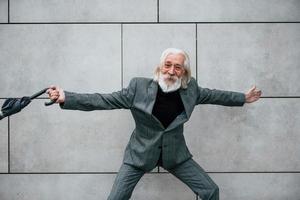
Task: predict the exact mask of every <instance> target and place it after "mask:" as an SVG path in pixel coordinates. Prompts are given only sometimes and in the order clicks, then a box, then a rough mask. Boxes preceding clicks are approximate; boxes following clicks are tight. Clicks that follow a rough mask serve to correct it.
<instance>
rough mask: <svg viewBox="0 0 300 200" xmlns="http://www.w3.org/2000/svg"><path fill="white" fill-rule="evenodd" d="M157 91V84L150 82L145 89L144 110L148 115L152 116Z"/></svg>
mask: <svg viewBox="0 0 300 200" xmlns="http://www.w3.org/2000/svg"><path fill="white" fill-rule="evenodd" d="M157 90H158V84H157V82H155V81H152V82H151V84H150V85H149V87H148V89H147V102H146V104H145V106H146V107H145V110H146V112H147V113H148V114H150V115H152V110H153V106H154V103H155V99H156V95H157Z"/></svg>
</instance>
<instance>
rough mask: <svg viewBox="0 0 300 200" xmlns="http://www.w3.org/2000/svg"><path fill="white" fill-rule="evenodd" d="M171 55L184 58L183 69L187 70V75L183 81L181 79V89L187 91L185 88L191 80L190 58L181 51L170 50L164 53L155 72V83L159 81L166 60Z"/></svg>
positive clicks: (184, 75)
mask: <svg viewBox="0 0 300 200" xmlns="http://www.w3.org/2000/svg"><path fill="white" fill-rule="evenodd" d="M170 54H181V55H183V56H184V63H183V68H184V70H185V73H184V74H183V76H182V79H181V88H184V89H185V88H187V84H188V83H189V82H190V80H191V68H190V58H189V56H188V54H187V53H186V52H185V51H183V50H181V49H176V48H168V49H166V50H164V51H163V52H162V54H161V57H160V63H159V65H158V66H157V67H156V69H155V71H154V81H158V80H159V75H160V71H161V68H162V67H163V66H164V64H165V60H166V58H167V56H168V55H170Z"/></svg>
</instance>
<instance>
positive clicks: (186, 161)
mask: <svg viewBox="0 0 300 200" xmlns="http://www.w3.org/2000/svg"><path fill="white" fill-rule="evenodd" d="M48 94H49V97H50V99H52V100H56V102H57V103H59V104H60V106H61V108H62V109H72V110H84V111H91V110H109V109H121V108H123V109H130V111H131V113H132V115H133V118H134V120H135V125H136V127H135V129H134V130H133V132H132V135H131V137H130V141H129V143H128V145H127V147H126V150H125V153H124V159H123V164H122V166H121V168H120V170H119V172H118V175H117V177H116V179H115V182H114V184H113V187H112V190H111V193H110V195H109V197H108V199H109V200H125V199H129V198H130V197H131V194H132V192H133V190H134V187H135V185H136V184H137V183H138V181H139V180H140V178H141V177H142V176H143V175H144V174H145V173H146V172H149V171H151V170H152V169H153V168H155V167H156V166H161V167H163V168H164V169H166V170H168V171H169V172H170V173H171V174H173V175H174V176H176V177H177V178H178V179H180V180H181V181H182V182H184V183H185V184H186V185H187V186H188V187H190V188H191V190H192V191H193V192H194V193H195V194H197V195H199V196H200V198H201V199H203V200H217V199H219V188H218V186H217V185H216V184H215V183H214V181H213V180H212V179H211V178H210V177H209V176H208V175H207V173H206V172H205V171H204V170H203V169H202V168H201V167H200V166H199V165H198V164H197V163H196V162H195V161H194V160H193V159H192V155H191V153H190V152H189V150H188V148H187V146H186V143H185V139H184V136H183V124H184V123H185V122H186V121H188V119H189V118H190V116H191V114H192V111H193V109H194V107H195V106H196V105H198V104H217V105H223V106H243V105H244V103H251V102H254V101H256V100H258V99H259V98H260V96H261V91H260V90H257V89H256V87H252V88H251V89H250V90H249V91H248V92H247V93H246V94H244V93H238V92H231V91H221V90H215V89H207V88H201V87H199V86H198V84H197V82H196V80H195V79H194V78H192V77H191V70H190V62H189V57H188V55H187V54H186V53H185V52H184V51H183V50H180V49H174V48H170V49H166V50H165V51H164V52H163V53H162V56H161V59H160V64H159V66H158V67H157V68H156V70H155V77H154V79H149V78H133V79H132V80H131V81H130V83H129V86H128V87H127V88H124V89H122V90H121V91H118V92H113V93H111V94H98V93H96V94H76V93H72V92H67V91H65V92H64V91H63V90H62V89H61V88H59V87H57V86H51V88H50V89H49V90H48Z"/></svg>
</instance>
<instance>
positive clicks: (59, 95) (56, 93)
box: [46, 85, 65, 103]
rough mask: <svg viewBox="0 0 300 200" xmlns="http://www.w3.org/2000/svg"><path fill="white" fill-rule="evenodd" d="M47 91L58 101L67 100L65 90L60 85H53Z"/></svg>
mask: <svg viewBox="0 0 300 200" xmlns="http://www.w3.org/2000/svg"><path fill="white" fill-rule="evenodd" d="M46 93H47V94H48V95H49V98H50V99H51V100H54V101H55V102H56V103H64V102H65V92H64V91H63V89H62V88H60V87H59V86H55V85H51V86H50V87H49V89H48V90H47V91H46Z"/></svg>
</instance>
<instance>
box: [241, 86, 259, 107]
mask: <svg viewBox="0 0 300 200" xmlns="http://www.w3.org/2000/svg"><path fill="white" fill-rule="evenodd" d="M261 94H262V92H261V90H258V89H256V86H255V85H254V86H253V87H252V88H251V89H250V90H249V91H248V92H247V93H246V94H245V97H246V103H252V102H254V101H257V100H258V99H259V98H260V96H261Z"/></svg>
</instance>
